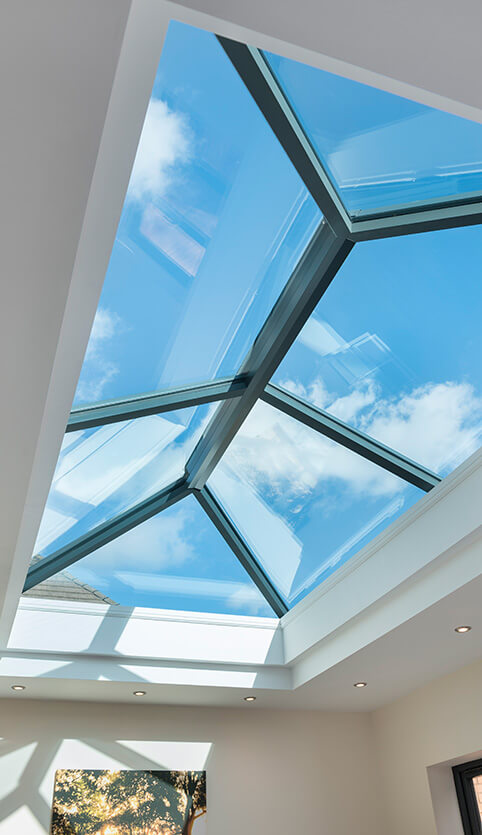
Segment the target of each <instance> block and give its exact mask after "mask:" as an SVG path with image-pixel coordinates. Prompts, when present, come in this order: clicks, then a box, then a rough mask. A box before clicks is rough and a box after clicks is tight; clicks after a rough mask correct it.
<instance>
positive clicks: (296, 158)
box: [218, 36, 482, 242]
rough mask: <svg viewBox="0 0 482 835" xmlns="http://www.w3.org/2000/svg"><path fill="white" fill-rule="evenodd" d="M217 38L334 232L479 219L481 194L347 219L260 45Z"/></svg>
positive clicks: (408, 229) (357, 234) (418, 228)
mask: <svg viewBox="0 0 482 835" xmlns="http://www.w3.org/2000/svg"><path fill="white" fill-rule="evenodd" d="M218 41H219V43H220V44H221V46H222V47H223V49H224V51H225V52H226V55H227V56H228V58H229V60H230V61H231V63H232V64H233V66H234V68H235V69H236V71H237V72H238V74H239V76H240V77H241V79H242V81H243V82H244V84H245V85H246V87H247V88H248V90H249V92H250V93H251V95H252V96H253V98H254V100H255V101H256V103H257V105H258V107H259V108H260V110H261V112H262V113H263V115H264V117H265V118H266V120H267V121H268V123H269V124H270V127H271V128H272V129H273V131H274V133H275V134H276V136H277V138H278V140H279V142H280V143H281V145H282V146H283V148H284V150H285V151H286V153H287V155H288V156H289V158H290V160H291V162H292V163H293V165H294V167H295V168H296V170H297V171H298V174H299V175H300V177H301V179H302V180H303V182H304V183H305V185H306V187H307V189H308V191H309V192H310V194H311V196H312V197H313V199H314V200H315V201H316V203H318V206H319V207H320V209H321V211H322V212H323V214H324V217H325V218H326V220H327V222H328V223H329V224H330V225H331V226H332V228H333V229H334V231H335V232H337V233H338V234H341V235H343V234H345V235H347V237H348V238H349V239H350V240H351V241H354V242H356V241H366V240H374V239H376V238H386V237H393V236H395V235H408V234H413V233H416V232H428V231H431V230H436V229H447V228H451V227H455V226H469V225H474V224H477V223H482V199H479V200H474V199H471V200H467V201H464V200H460V201H451V202H450V203H439V204H434V203H432V204H431V205H428V206H424V207H410V206H408V207H407V206H401V207H399V208H398V209H396V208H395V209H393V210H390V212H387V213H384V214H381V215H373V216H365V217H364V216H361V217H360V218H359V219H357V218H351V217H350V215H349V214H348V212H347V211H346V209H345V206H344V205H343V202H342V200H341V198H340V197H339V195H338V193H337V190H336V188H335V185H334V184H333V183H332V182H331V180H330V177H329V175H328V172H327V171H326V170H325V168H324V167H323V164H322V162H321V160H320V159H319V157H318V155H317V153H316V151H315V149H314V148H313V145H312V143H311V142H310V140H309V138H308V136H307V135H306V133H305V131H304V128H303V127H302V125H301V123H300V122H299V119H298V117H297V115H296V113H295V111H294V110H293V108H292V106H291V104H290V103H289V101H288V99H287V97H286V95H285V93H284V91H283V89H282V87H281V85H280V83H279V82H278V79H277V78H276V76H275V74H274V73H273V71H272V69H271V67H270V65H269V64H268V61H267V60H266V58H265V57H264V55H263V53H262V52H261V50H259V49H256V48H254V47H251V46H247V45H246V44H242V43H239V42H238V41H233V40H230V39H229V38H224V37H220V36H218Z"/></svg>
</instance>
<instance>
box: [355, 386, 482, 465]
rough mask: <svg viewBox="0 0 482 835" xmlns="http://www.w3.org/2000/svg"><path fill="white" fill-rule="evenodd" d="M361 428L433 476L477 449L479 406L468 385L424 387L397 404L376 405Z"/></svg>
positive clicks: (481, 424)
mask: <svg viewBox="0 0 482 835" xmlns="http://www.w3.org/2000/svg"><path fill="white" fill-rule="evenodd" d="M360 424H361V428H362V429H363V430H364V431H365V432H367V434H369V435H372V436H373V437H375V438H378V439H379V440H381V441H383V443H385V444H387V445H388V446H391V447H393V448H394V449H396V450H398V451H400V452H403V453H404V454H405V455H408V456H409V457H410V458H413V459H414V460H415V461H419V462H420V463H423V464H424V465H425V466H427V467H430V468H431V469H433V470H435V471H437V472H443V471H444V470H445V469H446V468H448V467H450V468H452V467H454V466H456V465H457V464H458V463H460V462H461V461H462V460H464V459H465V458H467V457H468V456H469V455H470V454H471V453H472V452H475V450H476V449H477V448H478V446H479V444H480V436H481V430H482V400H481V398H480V397H477V395H476V393H475V391H474V388H473V386H471V385H469V384H468V383H451V382H446V383H437V384H433V383H431V384H428V385H425V386H421V387H420V388H417V389H415V390H414V391H412V392H411V393H410V394H406V395H404V396H403V397H401V398H399V399H398V400H395V399H393V400H379V401H378V402H375V403H374V405H373V409H371V410H370V411H369V412H368V414H366V415H364V416H362V417H361V420H360Z"/></svg>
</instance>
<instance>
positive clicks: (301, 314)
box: [24, 37, 482, 617]
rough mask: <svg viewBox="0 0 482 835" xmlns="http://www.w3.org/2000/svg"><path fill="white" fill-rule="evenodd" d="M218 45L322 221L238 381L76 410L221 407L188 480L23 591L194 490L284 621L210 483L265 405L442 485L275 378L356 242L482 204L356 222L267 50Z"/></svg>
mask: <svg viewBox="0 0 482 835" xmlns="http://www.w3.org/2000/svg"><path fill="white" fill-rule="evenodd" d="M218 40H219V43H220V44H221V46H222V48H223V49H224V51H225V52H226V55H227V56H228V58H229V60H230V61H231V62H232V64H233V66H234V67H235V69H236V70H237V72H238V74H239V76H240V78H241V79H242V81H243V82H244V84H245V86H246V87H247V89H248V90H249V92H250V93H251V95H252V97H253V98H254V100H255V102H256V103H257V105H258V107H259V108H260V110H261V112H262V113H263V115H264V117H265V119H266V120H267V122H268V123H269V125H270V127H271V128H272V130H273V132H274V134H275V135H276V137H277V138H278V140H279V142H280V143H281V145H282V147H283V148H284V150H285V151H286V153H287V155H288V157H289V159H290V160H291V162H292V163H293V165H294V167H295V168H296V170H297V171H298V173H299V175H300V177H301V179H302V180H303V182H304V183H305V185H306V187H307V188H308V190H309V192H310V194H311V195H312V197H313V198H314V200H315V201H316V203H317V204H318V206H319V207H320V209H321V211H322V213H323V217H324V220H323V222H322V223H321V225H320V226H319V227H318V229H317V231H316V232H315V234H314V235H313V237H312V239H311V241H310V243H309V244H308V246H307V248H306V250H305V252H304V254H303V255H302V257H301V259H300V261H299V262H298V264H297V266H296V267H295V269H294V271H293V274H292V275H291V277H290V279H289V280H288V282H287V284H286V286H285V288H284V290H283V292H282V293H281V295H280V297H279V299H278V301H277V303H276V304H275V306H274V307H273V310H272V311H271V313H270V315H269V316H268V318H267V320H266V321H265V323H264V325H263V327H262V328H261V331H260V332H259V334H258V336H257V338H256V339H255V341H254V343H253V345H252V347H251V349H250V351H249V352H248V355H247V356H246V358H245V360H244V362H243V363H242V365H241V367H240V369H239V374H238V375H236V377H233V378H229V379H225V380H217V381H213V382H206V383H200V384H195V385H192V386H183V387H180V388H175V389H170V390H168V391H164V392H155V393H152V394H146V395H141V396H138V397H133V398H129V399H126V398H124V399H120V400H115V401H110V402H108V403H97V404H94V405H93V406H83V407H81V408H76V409H74V410H73V411H72V412H71V415H70V418H69V421H68V424H67V428H66V431H67V432H73V431H76V430H83V429H88V428H92V427H96V426H100V425H104V424H106V423H115V422H118V421H123V420H131V419H134V418H139V417H144V416H146V415H153V414H159V413H161V412H165V411H172V410H175V409H182V408H186V407H188V406H196V405H199V404H201V403H210V402H216V401H224V402H221V403H220V405H219V407H218V408H217V410H216V412H215V414H214V415H213V417H212V418H211V421H210V422H209V424H208V426H207V428H206V430H205V431H204V433H203V435H202V437H201V438H200V440H199V441H198V443H197V445H196V447H195V449H194V451H193V452H192V454H191V456H190V458H189V459H188V462H187V465H186V471H185V475H184V477H183V478H181V479H179V480H178V481H177V482H175V483H173V484H171V485H169V486H168V487H165V488H163V489H162V490H160V491H159V492H158V493H156V494H154V495H153V496H151V497H150V498H148V499H146V500H145V501H142V502H140V503H139V504H137V505H135V506H134V507H133V508H131V509H130V510H127V511H125V512H123V513H120V514H119V515H117V516H115V517H114V518H113V519H111V520H108V521H107V522H105V523H103V524H101V525H98V526H97V527H96V528H94V529H93V530H92V531H90V532H88V533H87V534H85V535H84V536H81V537H79V538H78V539H77V540H75V541H74V542H72V543H70V544H69V545H67V546H65V547H63V548H60V549H59V550H57V551H56V552H55V553H53V554H51V555H50V556H48V557H45V558H42V559H41V560H38V561H36V562H35V563H34V565H32V566H31V568H30V569H29V571H28V574H27V579H26V581H25V586H24V591H27V590H28V589H30V588H32V587H33V586H35V585H37V584H38V583H41V582H42V581H43V580H46V579H48V578H49V577H51V576H52V575H53V574H56V573H57V572H58V571H62V570H63V569H65V568H67V567H68V566H70V565H72V564H73V563H75V562H77V560H80V559H82V557H84V556H86V555H87V554H90V553H92V552H93V551H95V550H97V549H98V548H100V547H101V546H102V545H105V544H106V543H107V542H110V541H112V540H113V539H115V538H117V537H118V536H121V535H122V534H123V533H125V532H126V531H128V530H130V529H131V528H133V527H135V526H136V525H139V524H141V523H142V522H144V521H146V520H147V519H150V518H151V517H152V516H154V515H156V514H157V513H160V512H161V511H162V510H164V509H165V508H167V507H170V506H171V505H173V504H174V503H175V502H178V501H180V500H182V499H183V498H185V497H186V496H188V495H190V494H191V495H194V496H195V497H196V499H197V500H198V501H199V503H200V505H201V507H203V509H204V510H205V512H206V513H207V515H208V516H209V518H210V519H211V520H212V522H213V523H214V525H215V526H216V528H217V529H218V530H219V531H220V533H221V534H222V536H223V537H224V539H225V541H226V542H227V543H228V545H229V546H230V548H231V549H232V551H233V553H234V554H235V556H236V557H237V558H238V559H239V561H240V562H241V564H242V565H243V566H244V568H245V569H246V571H247V573H248V574H249V576H250V577H251V578H252V580H253V581H254V582H255V584H256V585H257V587H258V588H259V589H260V591H261V592H262V594H263V595H264V597H265V598H266V600H267V602H268V603H269V604H270V606H271V607H272V609H273V610H274V612H275V613H276V614H277V615H278V617H282V615H283V614H285V612H286V611H287V605H286V601H285V600H284V599H283V598H282V596H281V595H280V594H279V592H278V591H277V589H276V588H275V586H274V585H273V583H272V582H271V580H270V578H269V577H268V576H267V575H266V573H265V571H264V570H263V569H262V567H261V566H260V564H259V563H258V561H257V559H256V557H255V556H254V555H253V553H252V552H251V550H250V548H249V547H248V545H247V543H246V542H245V541H244V539H243V537H242V536H241V534H240V532H239V531H238V530H237V528H236V527H235V525H234V524H233V522H232V521H231V520H230V518H229V516H228V514H227V513H226V512H225V510H224V509H223V507H222V506H221V505H220V503H219V502H218V500H217V499H216V497H215V496H214V495H213V493H212V492H211V491H210V489H209V487H208V486H207V481H208V479H209V476H210V475H211V473H212V471H213V470H214V468H215V467H216V465H217V463H218V462H219V460H220V458H221V457H222V455H223V453H224V452H225V450H226V449H227V447H228V446H229V444H230V443H231V441H232V440H233V438H234V436H235V435H236V433H237V431H238V429H239V427H240V426H241V424H242V423H243V421H244V420H245V419H246V417H247V415H248V414H249V412H250V411H251V409H252V408H253V406H254V405H255V403H256V402H257V401H258V400H263V401H265V402H267V403H269V404H270V405H271V406H273V407H275V408H277V409H279V410H281V411H283V412H284V413H286V414H288V415H290V416H291V417H292V418H295V419H296V420H299V421H301V422H302V423H304V424H305V425H307V426H309V427H311V428H312V429H314V430H315V431H317V432H320V433H321V434H323V435H325V436H327V437H328V438H331V439H332V440H333V441H335V442H336V443H339V444H341V445H342V446H344V447H346V448H348V449H350V450H352V451H353V452H355V453H357V454H358V455H362V456H363V457H364V458H366V459H367V460H369V461H372V462H373V463H375V464H377V465H378V466H380V467H383V468H384V469H386V470H388V471H389V472H391V473H394V474H395V475H397V476H399V477H400V478H402V479H405V480H406V481H407V482H409V483H411V484H415V485H416V486H417V487H420V488H421V489H422V490H431V489H432V488H433V487H434V486H436V485H437V484H438V483H439V481H440V480H441V479H440V477H439V476H438V475H436V474H435V473H432V472H430V470H428V469H426V468H425V467H423V466H422V465H420V464H418V463H416V462H414V461H411V460H410V459H408V458H406V457H405V456H404V455H402V454H401V453H399V452H397V451H396V450H392V449H390V448H389V447H387V446H385V445H384V444H381V443H379V442H378V441H376V440H374V439H373V438H370V437H368V436H367V435H365V434H363V433H362V432H359V431H358V430H356V429H354V428H353V427H350V426H348V425H347V424H345V423H343V422H342V421H340V420H338V419H337V418H335V417H333V416H332V415H329V414H328V413H327V412H324V411H323V410H321V409H317V408H316V407H315V406H312V405H311V404H309V403H306V402H305V401H303V400H301V399H300V398H298V397H296V396H294V395H292V394H291V393H290V392H287V391H285V390H283V389H280V388H279V387H278V386H274V385H273V384H271V383H270V379H271V377H272V375H273V373H274V371H275V370H276V368H277V367H278V365H279V364H280V362H281V361H282V359H283V358H284V356H285V355H286V353H287V351H288V350H289V348H290V346H291V344H292V343H293V342H294V340H295V339H296V337H297V335H298V334H299V332H300V330H301V328H302V327H303V325H304V324H305V322H306V321H307V319H308V318H309V316H310V315H311V313H312V311H313V310H314V308H315V307H316V305H317V304H318V302H319V301H320V299H321V298H322V296H323V293H324V292H325V291H326V289H327V288H328V287H329V285H330V283H331V281H332V280H333V278H334V276H335V275H336V273H337V272H338V270H339V268H340V266H341V265H342V263H343V261H344V260H345V258H346V257H347V256H348V254H349V253H350V251H351V249H352V247H353V246H354V244H355V243H356V242H358V241H364V240H373V239H377V238H385V237H391V236H396V235H405V234H414V233H418V232H426V231H430V230H437V229H447V228H451V227H457V226H466V225H474V224H479V223H482V201H476V200H467V201H465V202H464V201H463V200H462V201H452V203H451V204H434V203H432V204H430V205H426V206H423V207H404V206H401V207H398V209H393V210H392V211H390V212H389V213H386V214H385V215H378V216H371V217H369V216H367V215H365V216H361V217H359V218H351V217H350V215H349V214H348V212H347V211H346V209H345V207H344V205H343V203H342V201H341V199H340V197H339V195H338V193H337V191H336V188H335V187H334V184H333V183H332V182H331V180H330V177H329V176H328V173H327V172H326V171H325V169H324V167H323V165H322V163H321V161H320V159H319V158H318V156H317V154H316V152H315V150H314V148H313V146H312V144H311V142H310V140H309V138H308V136H307V135H306V133H305V131H304V130H303V128H302V126H301V124H300V122H299V120H298V118H297V116H296V114H295V112H294V111H293V109H292V107H291V105H290V104H289V102H288V100H287V98H286V96H285V95H284V93H283V90H282V89H281V86H280V84H279V83H278V81H277V79H276V77H275V75H274V74H273V72H272V70H271V68H270V66H269V64H268V62H267V61H266V59H265V57H264V55H263V54H262V52H261V51H260V50H257V49H254V48H252V47H249V46H246V45H245V44H240V43H237V42H235V41H231V40H229V39H227V38H221V37H218Z"/></svg>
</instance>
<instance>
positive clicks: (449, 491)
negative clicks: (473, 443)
mask: <svg viewBox="0 0 482 835" xmlns="http://www.w3.org/2000/svg"><path fill="white" fill-rule="evenodd" d="M481 493H482V449H479V450H478V451H477V452H475V453H474V454H473V455H472V456H471V457H470V458H468V459H467V461H465V462H464V463H463V464H461V465H460V466H459V467H457V469H456V470H454V472H452V473H451V474H450V475H448V476H447V477H446V478H444V479H443V480H442V481H441V482H440V484H438V485H437V486H436V487H434V488H433V489H432V490H430V492H429V493H427V495H425V496H424V497H423V498H421V499H419V501H418V502H417V503H416V504H415V505H414V506H413V507H411V508H410V509H409V510H408V511H406V512H405V513H404V514H403V515H402V516H401V517H400V518H399V519H397V520H396V521H395V522H393V523H392V524H391V525H389V526H388V527H387V528H386V529H385V530H384V531H382V533H380V534H379V535H378V536H377V537H375V538H374V539H373V540H372V541H371V542H369V543H368V545H366V546H365V547H364V548H363V549H362V550H361V551H359V553H358V554H357V555H356V556H354V557H352V558H351V559H350V560H349V561H348V562H347V563H345V565H344V566H342V567H341V568H340V569H339V570H338V571H336V572H335V573H334V574H333V575H332V576H331V577H330V578H328V579H327V580H326V581H325V582H323V583H321V584H320V585H319V586H318V587H317V588H316V589H314V590H313V591H312V592H311V593H310V594H309V595H307V597H306V598H305V599H304V600H302V601H301V602H300V603H298V604H297V605H296V606H295V607H294V608H293V609H292V610H291V611H290V612H288V613H287V614H286V615H285V616H284V617H283V619H282V621H281V625H282V628H283V633H284V648H285V660H286V662H287V663H291V662H292V661H294V660H295V659H297V658H299V657H300V656H301V655H302V654H303V653H306V652H308V651H310V650H312V649H313V647H314V646H316V645H317V644H318V643H319V642H320V641H322V640H324V639H327V638H332V637H333V635H334V633H335V632H336V630H338V629H340V628H342V627H345V626H346V624H347V623H349V621H351V620H353V619H354V618H356V617H357V616H359V615H360V614H361V613H362V612H364V611H366V610H367V609H368V608H369V607H370V606H373V605H374V604H375V603H377V602H378V601H380V600H381V599H382V598H384V597H385V596H386V595H388V594H390V593H391V592H393V591H394V590H395V589H397V588H400V587H401V586H402V584H404V583H406V582H407V581H408V580H410V579H411V578H413V577H414V576H416V575H420V572H422V571H423V570H427V571H436V570H437V567H438V563H439V562H440V561H441V560H442V559H444V558H445V555H447V554H448V553H451V552H453V551H455V550H457V547H458V546H460V548H459V550H461V551H462V552H464V553H465V550H466V547H467V543H468V541H469V540H470V538H473V537H474V536H475V537H477V536H478V532H479V531H480V524H481V521H482V520H481V513H480V503H479V500H478V497H479V496H480V495H481ZM480 571H482V564H481V566H480ZM469 574H470V576H467V575H463V574H461V575H460V576H459V577H454V578H453V582H454V583H455V584H456V585H454V586H453V587H452V588H447V589H444V590H443V591H441V594H440V597H443V596H445V595H446V594H449V593H450V592H451V591H453V590H454V589H455V588H458V586H461V585H463V584H464V583H466V582H468V581H469V580H470V579H472V578H473V576H474V574H473V570H472V573H470V571H469ZM420 576H421V575H420ZM459 580H460V582H458V581H459ZM457 583H458V585H457ZM433 602H434V601H433V600H431V601H430V602H428V603H427V605H431V604H432V603H433ZM408 617H411V614H410V615H408Z"/></svg>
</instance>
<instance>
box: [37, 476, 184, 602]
mask: <svg viewBox="0 0 482 835" xmlns="http://www.w3.org/2000/svg"><path fill="white" fill-rule="evenodd" d="M189 492H190V491H189V488H188V486H187V484H186V480H185V478H181V479H178V480H177V481H175V482H173V483H172V484H169V485H168V486H167V487H164V488H163V489H162V490H159V491H158V492H157V493H155V494H154V495H153V496H150V497H149V498H148V499H144V501H142V502H139V503H138V504H136V505H134V507H131V508H129V510H126V511H124V512H123V513H119V514H118V516H115V517H114V518H113V519H109V520H108V521H107V522H103V523H102V524H100V525H97V527H95V528H93V529H92V530H91V531H89V532H88V533H86V534H84V535H83V536H80V537H79V538H78V539H76V540H74V542H71V543H69V544H68V545H65V546H64V547H63V548H59V549H58V551H55V552H54V553H53V554H50V556H48V557H44V558H43V559H41V560H39V561H38V562H36V563H35V565H33V566H31V567H30V568H29V570H28V574H27V578H26V580H25V585H24V587H23V591H28V590H29V589H31V588H33V586H36V585H38V584H39V583H41V582H42V581H43V580H48V579H49V577H52V576H53V575H54V574H57V572H58V571H63V569H65V568H68V567H69V565H72V564H73V563H74V562H77V561H78V560H81V559H82V557H86V556H87V554H91V553H92V551H97V549H98V548H101V547H102V545H106V544H107V543H108V542H111V541H112V540H113V539H117V537H119V536H122V534H124V533H127V531H130V530H131V528H135V527H136V526H137V525H140V524H141V523H142V522H146V521H147V519H150V518H151V517H152V516H155V515H156V514H158V513H160V511H161V510H165V508H167V507H170V506H171V505H173V504H175V503H176V502H178V501H179V500H180V499H183V498H184V497H185V496H187V495H188V493H189Z"/></svg>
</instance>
